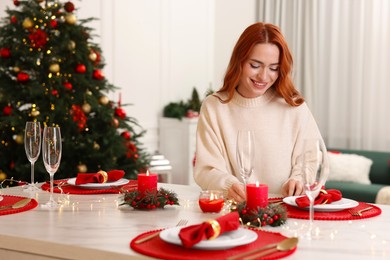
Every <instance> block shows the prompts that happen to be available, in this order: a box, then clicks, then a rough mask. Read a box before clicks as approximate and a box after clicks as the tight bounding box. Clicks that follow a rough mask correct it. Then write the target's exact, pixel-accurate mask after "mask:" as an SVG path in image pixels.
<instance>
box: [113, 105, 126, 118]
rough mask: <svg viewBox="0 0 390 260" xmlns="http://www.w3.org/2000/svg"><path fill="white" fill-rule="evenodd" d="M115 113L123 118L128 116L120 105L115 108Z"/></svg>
mask: <svg viewBox="0 0 390 260" xmlns="http://www.w3.org/2000/svg"><path fill="white" fill-rule="evenodd" d="M115 115H117V116H119V117H120V118H121V119H125V118H126V112H125V111H124V110H123V109H122V108H120V107H118V108H115Z"/></svg>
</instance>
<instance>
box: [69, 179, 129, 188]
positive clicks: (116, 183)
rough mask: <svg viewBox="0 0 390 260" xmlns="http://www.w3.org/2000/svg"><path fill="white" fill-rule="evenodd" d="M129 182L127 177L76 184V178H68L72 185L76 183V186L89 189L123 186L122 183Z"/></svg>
mask: <svg viewBox="0 0 390 260" xmlns="http://www.w3.org/2000/svg"><path fill="white" fill-rule="evenodd" d="M128 182H129V180H127V179H119V180H117V181H113V182H105V183H85V184H79V185H76V178H71V179H69V180H68V184H70V185H74V186H77V187H82V188H89V189H105V188H110V187H115V186H121V185H124V184H126V183H128Z"/></svg>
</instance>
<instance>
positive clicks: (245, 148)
mask: <svg viewBox="0 0 390 260" xmlns="http://www.w3.org/2000/svg"><path fill="white" fill-rule="evenodd" d="M254 138H255V137H254V132H253V131H250V130H239V131H238V134H237V163H238V167H239V170H240V175H241V178H242V180H243V182H244V188H245V193H246V184H247V182H248V179H249V177H250V176H251V175H252V173H253V162H254V158H255V144H254Z"/></svg>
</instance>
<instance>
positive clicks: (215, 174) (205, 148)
mask: <svg viewBox="0 0 390 260" xmlns="http://www.w3.org/2000/svg"><path fill="white" fill-rule="evenodd" d="M211 99H214V100H211ZM215 99H217V98H216V97H213V96H209V97H208V99H206V100H205V101H204V102H203V104H202V108H201V111H200V116H199V120H198V126H197V133H196V163H195V168H194V179H195V181H196V183H197V184H198V185H199V186H200V187H201V188H202V189H203V190H206V189H208V190H222V191H224V193H225V195H226V193H227V190H228V188H230V186H231V185H232V184H233V183H240V181H239V180H238V179H237V178H236V177H235V176H234V175H233V174H232V170H231V168H230V164H229V162H228V159H227V155H226V150H225V146H224V141H223V139H222V136H221V131H220V129H219V125H218V122H217V119H216V118H215V117H214V116H213V113H216V109H215V108H214V106H215V105H216V103H217V102H219V101H217V100H215Z"/></svg>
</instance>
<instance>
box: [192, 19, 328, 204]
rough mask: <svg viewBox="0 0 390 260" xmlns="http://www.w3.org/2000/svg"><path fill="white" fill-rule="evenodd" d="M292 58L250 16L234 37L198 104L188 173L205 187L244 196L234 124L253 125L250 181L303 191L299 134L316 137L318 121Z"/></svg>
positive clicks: (280, 190)
mask: <svg viewBox="0 0 390 260" xmlns="http://www.w3.org/2000/svg"><path fill="white" fill-rule="evenodd" d="M292 65H293V59H292V55H291V53H290V50H289V48H288V46H287V43H286V41H285V39H284V37H283V35H282V34H281V32H280V30H279V28H278V27H276V26H274V25H272V24H266V23H255V24H253V25H251V26H249V27H248V28H247V29H246V30H245V31H244V32H243V33H242V35H241V36H240V38H239V39H238V41H237V43H236V45H235V47H234V49H233V53H232V56H231V59H230V63H229V66H228V68H227V71H226V75H225V78H224V83H223V86H222V88H221V89H220V90H219V91H217V92H216V93H214V94H212V95H210V96H208V97H207V98H206V99H205V100H204V101H203V104H202V108H201V111H200V117H199V121H198V127H197V145H196V164H195V171H194V178H195V181H196V182H197V184H198V185H199V186H200V187H201V188H202V189H204V190H206V189H208V190H223V191H224V192H225V196H226V197H227V198H228V199H233V200H235V201H237V202H242V201H244V200H246V194H245V192H244V186H243V184H242V179H241V177H240V174H239V167H238V165H237V162H236V138H237V133H238V130H240V129H243V130H255V132H256V136H255V147H256V148H255V149H256V158H255V164H254V172H253V174H252V175H251V177H250V178H249V183H255V182H256V181H259V182H260V183H265V184H267V185H268V188H269V193H271V194H280V195H282V196H293V195H300V194H302V193H303V191H304V190H303V184H302V176H301V170H300V166H299V163H298V159H299V156H300V154H301V151H300V150H302V148H301V147H302V140H303V138H320V139H322V137H321V134H320V132H319V130H318V127H317V124H316V122H315V120H314V118H313V116H312V114H311V112H310V110H309V108H308V107H307V105H306V103H305V102H304V99H303V97H302V96H301V95H300V93H299V92H298V90H297V89H296V88H295V86H294V84H293V82H292V79H291V71H292Z"/></svg>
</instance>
